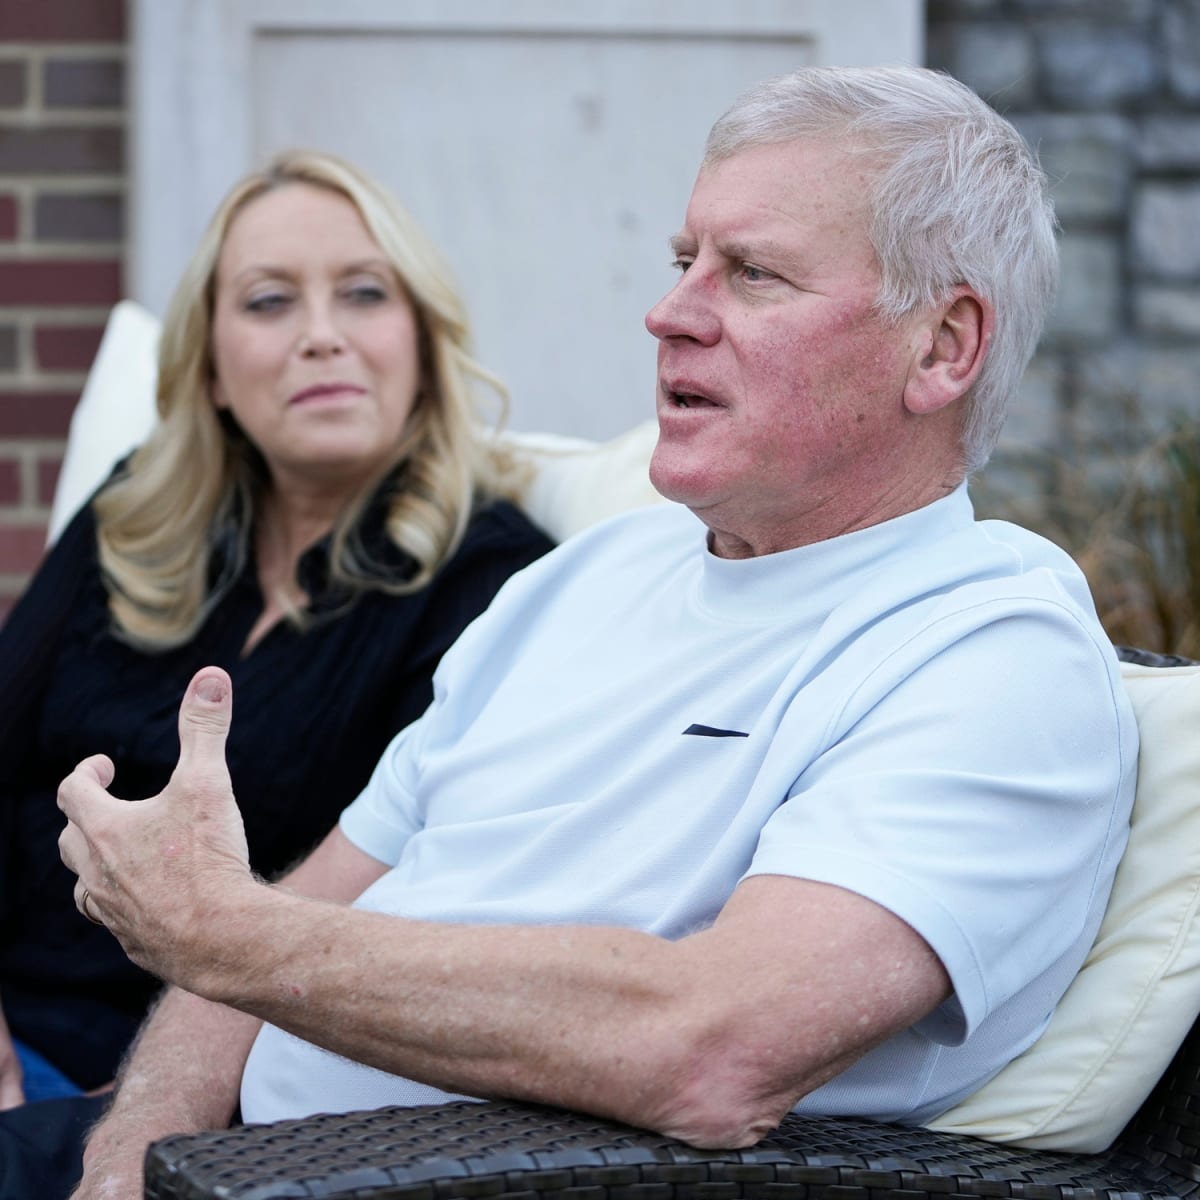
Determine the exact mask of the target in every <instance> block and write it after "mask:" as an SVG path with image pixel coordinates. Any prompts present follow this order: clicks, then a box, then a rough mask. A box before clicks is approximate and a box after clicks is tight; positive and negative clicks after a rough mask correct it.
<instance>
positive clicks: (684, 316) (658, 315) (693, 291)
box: [646, 264, 721, 346]
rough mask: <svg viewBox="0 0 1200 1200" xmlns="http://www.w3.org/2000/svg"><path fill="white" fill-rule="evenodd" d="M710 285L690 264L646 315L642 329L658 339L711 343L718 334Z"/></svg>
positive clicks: (719, 330)
mask: <svg viewBox="0 0 1200 1200" xmlns="http://www.w3.org/2000/svg"><path fill="white" fill-rule="evenodd" d="M712 288H713V282H712V281H711V280H705V279H703V278H702V276H701V275H700V272H699V270H698V269H697V267H696V266H695V265H694V264H693V265H692V266H691V267H689V268H688V269H687V270H686V271H685V272H684V273H683V274H682V275H681V276H680V277H679V279H678V280H677V281H676V283H675V286H674V287H673V288H672V289H671V290H670V291H669V292H668V293H667V294H666V295H665V296H664V297H663V298H662V299H661V300H660V301H659V302H658V303H657V304H656V305H655V306H654V307H653V308H652V309H651V310H650V311H649V312H648V313H647V314H646V328H647V329H648V330H649V331H650V332H651V333H652V334H653V335H654V336H655V337H656V338H658V339H659V341H665V340H666V339H667V338H691V339H692V340H693V341H697V342H700V343H701V345H705V346H711V345H712V344H713V343H714V342H716V341H717V340H718V339H719V338H720V336H721V324H720V321H719V319H718V317H717V312H716V306H715V304H714V297H713V295H712Z"/></svg>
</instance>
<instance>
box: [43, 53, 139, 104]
mask: <svg viewBox="0 0 1200 1200" xmlns="http://www.w3.org/2000/svg"><path fill="white" fill-rule="evenodd" d="M42 79H43V87H42V96H43V101H44V103H45V105H46V107H47V108H48V109H55V108H91V109H96V108H118V109H119V108H122V107H124V104H125V66H124V64H123V63H121V62H119V61H117V60H115V59H107V58H59V59H51V60H50V61H49V62H47V63H46V65H45V67H44V69H43V71H42Z"/></svg>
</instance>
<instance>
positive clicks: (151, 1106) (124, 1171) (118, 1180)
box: [77, 989, 261, 1200]
mask: <svg viewBox="0 0 1200 1200" xmlns="http://www.w3.org/2000/svg"><path fill="white" fill-rule="evenodd" d="M260 1025H261V1022H260V1021H259V1020H258V1019H257V1018H255V1017H251V1016H248V1015H247V1014H245V1013H241V1012H237V1011H236V1010H234V1009H230V1008H225V1007H224V1006H222V1005H219V1004H214V1003H212V1002H211V1001H209V1000H204V999H201V998H200V997H199V996H193V995H190V994H189V993H187V992H181V991H178V990H176V989H170V990H169V991H168V992H167V993H166V994H165V995H164V997H163V999H162V1000H161V1001H160V1003H159V1004H158V1006H157V1008H156V1009H155V1010H154V1013H153V1014H152V1015H151V1017H150V1018H149V1020H148V1021H147V1022H146V1024H145V1025H144V1026H143V1028H142V1031H141V1033H140V1035H139V1036H138V1040H137V1042H136V1043H135V1044H134V1047H133V1049H132V1051H131V1052H130V1054H129V1055H128V1057H127V1058H126V1061H125V1064H124V1066H123V1067H122V1069H121V1073H120V1076H119V1078H118V1083H117V1090H116V1093H115V1095H114V1097H113V1101H112V1104H111V1105H110V1106H109V1110H108V1112H107V1114H106V1115H105V1117H104V1119H103V1120H102V1121H101V1122H100V1123H99V1124H98V1125H97V1126H96V1128H95V1129H94V1130H93V1131H92V1133H91V1135H90V1137H89V1138H88V1145H87V1149H86V1151H85V1153H84V1178H83V1183H82V1184H81V1185H80V1190H79V1192H78V1193H77V1195H78V1196H79V1197H81V1198H82V1197H92V1196H95V1197H109V1196H112V1197H121V1198H122V1200H124V1198H125V1197H135V1196H140V1195H141V1185H140V1179H141V1171H142V1159H143V1156H144V1155H145V1151H146V1147H147V1146H148V1145H149V1144H150V1142H152V1141H154V1140H155V1139H156V1138H159V1137H165V1136H166V1135H167V1134H171V1133H186V1132H193V1131H196V1130H200V1129H219V1128H222V1127H224V1126H225V1125H228V1123H229V1120H230V1118H231V1117H232V1116H233V1113H234V1111H235V1109H236V1107H237V1101H238V1090H239V1086H240V1083H241V1076H242V1066H243V1064H244V1063H245V1061H246V1056H247V1055H248V1054H249V1053H250V1046H251V1044H252V1043H253V1041H254V1037H255V1034H256V1033H257V1032H258V1029H259V1026H260Z"/></svg>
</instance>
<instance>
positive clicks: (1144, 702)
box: [51, 301, 1200, 1151]
mask: <svg viewBox="0 0 1200 1200" xmlns="http://www.w3.org/2000/svg"><path fill="white" fill-rule="evenodd" d="M157 338H158V325H157V322H156V321H155V319H154V318H153V317H152V316H151V315H150V314H148V313H146V312H145V311H144V310H143V309H140V308H139V307H138V306H137V305H135V304H133V303H131V302H128V301H125V302H123V303H121V304H119V305H117V307H116V308H115V309H114V310H113V313H112V315H111V317H110V320H109V323H108V326H107V328H106V330H105V334H104V338H103V340H102V342H101V345H100V350H99V352H98V354H97V357H96V362H95V364H94V366H93V369H92V371H91V373H90V375H89V377H88V381H87V386H86V387H85V389H84V392H83V396H82V398H81V400H80V404H79V406H78V409H77V411H76V413H75V416H74V418H73V420H72V424H71V433H70V440H69V443H68V449H67V454H66V458H65V460H64V465H63V471H62V474H61V476H60V479H59V485H58V491H57V493H56V496H55V502H54V508H53V520H52V525H51V536H52V537H53V536H56V535H57V533H58V532H59V530H60V529H61V528H62V526H63V524H65V522H66V521H67V520H68V519H69V518H70V516H71V514H72V513H74V511H75V510H76V508H78V506H79V505H80V504H81V503H83V501H84V500H85V499H86V498H87V496H88V495H90V494H91V492H92V491H93V490H94V489H95V488H96V487H97V486H98V485H99V483H100V482H101V481H102V480H103V478H104V476H105V475H106V474H107V472H108V470H109V469H110V468H111V466H112V464H113V462H114V461H115V460H116V459H117V458H118V457H119V456H120V455H121V454H123V453H125V452H126V451H127V450H129V449H130V448H131V447H133V446H134V445H136V444H137V443H138V442H139V441H141V440H142V439H143V438H144V437H145V435H146V434H147V433H148V432H149V430H150V429H151V427H152V426H153V423H154V420H155V414H154V403H153V394H154V376H155V352H156V343H157ZM507 436H508V444H509V446H510V448H511V449H512V451H513V454H514V457H515V459H516V460H517V469H518V471H519V472H520V471H521V470H522V467H523V466H524V467H526V468H529V469H526V470H524V471H523V475H522V478H523V484H524V494H523V496H522V503H523V505H524V507H525V508H526V509H527V511H529V513H530V515H531V516H532V517H533V519H534V520H535V521H537V522H538V523H539V524H540V525H541V526H542V527H543V528H544V529H545V530H546V531H547V532H548V533H550V535H551V536H552V537H554V538H555V539H556V540H559V541H561V540H563V539H564V538H566V537H569V536H570V535H571V534H573V533H575V532H577V531H578V530H579V529H582V528H585V527H586V526H587V525H590V524H592V523H593V522H594V521H597V520H600V519H601V518H603V517H606V516H609V515H612V514H614V513H617V512H620V511H623V510H624V509H627V508H632V507H636V506H639V505H642V504H649V503H654V502H655V501H657V500H658V495H657V493H656V492H655V491H654V490H653V489H652V488H651V487H650V484H649V480H648V478H647V474H646V469H647V463H648V461H649V457H650V452H651V450H652V449H653V447H654V441H655V437H656V430H655V426H654V422H652V421H649V422H646V423H645V424H643V425H639V426H637V427H636V428H635V429H632V430H630V431H629V432H628V433H626V434H624V435H622V436H621V437H618V438H614V439H613V440H612V441H610V442H605V443H593V442H588V441H584V440H582V439H577V438H565V437H559V436H555V435H550V434H512V435H507ZM1122 676H1123V678H1124V681H1125V686H1126V687H1127V689H1128V691H1129V695H1130V697H1131V698H1132V701H1133V705H1134V710H1135V712H1136V713H1137V719H1138V726H1139V729H1140V731H1141V755H1140V759H1139V774H1138V789H1137V799H1136V802H1135V805H1134V812H1133V825H1132V831H1131V835H1130V841H1129V848H1128V850H1127V851H1126V853H1125V856H1124V858H1123V860H1122V862H1121V865H1120V869H1119V870H1118V872H1117V877H1116V882H1115V885H1114V888H1113V894H1112V898H1111V901H1110V903H1109V906H1108V911H1107V913H1106V915H1105V918H1104V922H1103V924H1102V925H1101V928H1100V933H1099V936H1098V938H1097V941H1096V945H1095V947H1094V948H1093V950H1092V952H1091V954H1090V955H1089V957H1088V959H1087V962H1086V964H1085V966H1084V967H1083V969H1082V970H1081V972H1080V973H1079V975H1078V977H1077V978H1076V979H1075V981H1074V982H1073V983H1072V985H1071V987H1070V988H1069V989H1068V991H1067V993H1066V995H1065V996H1064V998H1063V1000H1062V1001H1061V1003H1060V1004H1059V1006H1058V1008H1057V1009H1056V1011H1055V1013H1054V1016H1053V1018H1052V1020H1051V1022H1050V1025H1049V1027H1048V1028H1047V1030H1046V1032H1045V1033H1044V1034H1043V1035H1042V1037H1041V1038H1040V1039H1039V1040H1038V1042H1037V1043H1036V1044H1035V1045H1034V1046H1032V1047H1031V1048H1030V1049H1029V1050H1028V1051H1026V1053H1025V1054H1023V1055H1021V1056H1020V1057H1019V1058H1018V1059H1016V1060H1015V1061H1014V1062H1012V1063H1011V1064H1010V1065H1009V1066H1008V1067H1006V1068H1005V1069H1004V1070H1003V1071H1001V1072H1000V1073H999V1074H998V1075H997V1076H996V1077H995V1078H994V1079H993V1080H992V1081H991V1082H990V1083H988V1084H986V1085H985V1086H984V1087H983V1088H981V1089H980V1090H979V1091H978V1092H976V1093H975V1094H974V1095H973V1096H972V1097H970V1099H968V1100H966V1101H965V1102H964V1103H962V1104H960V1105H958V1106H956V1107H955V1108H953V1109H951V1110H950V1111H949V1112H947V1113H944V1114H943V1115H942V1116H941V1117H940V1118H939V1119H938V1120H937V1121H935V1122H932V1123H931V1127H932V1128H935V1129H946V1130H954V1131H957V1132H962V1133H970V1134H975V1135H977V1136H980V1137H985V1138H988V1139H990V1140H993V1141H1000V1142H1014V1143H1017V1144H1020V1145H1025V1146H1033V1147H1043V1148H1051V1149H1064V1150H1078V1151H1095V1150H1100V1149H1102V1148H1104V1147H1105V1146H1107V1145H1108V1144H1109V1143H1110V1142H1111V1141H1112V1139H1113V1138H1114V1137H1115V1136H1116V1134H1117V1133H1118V1132H1120V1130H1121V1128H1122V1126H1124V1124H1125V1123H1126V1121H1127V1120H1128V1119H1129V1117H1130V1116H1131V1115H1132V1114H1133V1113H1134V1111H1136V1109H1137V1107H1138V1105H1139V1104H1140V1103H1141V1102H1142V1100H1143V1099H1144V1098H1145V1096H1146V1094H1147V1093H1148V1092H1149V1091H1150V1089H1151V1088H1152V1087H1153V1085H1154V1083H1155V1082H1156V1081H1157V1080H1158V1077H1159V1076H1160V1075H1161V1074H1162V1071H1163V1070H1164V1068H1165V1067H1166V1065H1167V1063H1168V1062H1169V1061H1170V1059H1171V1057H1172V1055H1173V1054H1174V1052H1175V1049H1176V1048H1177V1046H1178V1045H1179V1043H1180V1042H1181V1041H1182V1040H1183V1037H1184V1036H1185V1035H1186V1033H1187V1031H1188V1029H1189V1028H1190V1026H1191V1023H1192V1020H1193V1019H1194V1017H1195V1016H1196V1013H1197V1012H1198V1011H1200V923H1198V922H1197V920H1196V910H1197V903H1198V898H1200V736H1197V735H1198V732H1200V666H1193V667H1173V668H1154V667H1142V666H1133V665H1129V664H1125V665H1124V666H1123V667H1122ZM1047 920H1053V914H1047Z"/></svg>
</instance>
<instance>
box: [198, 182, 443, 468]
mask: <svg viewBox="0 0 1200 1200" xmlns="http://www.w3.org/2000/svg"><path fill="white" fill-rule="evenodd" d="M212 340H213V345H212V354H213V361H214V365H215V371H216V379H215V382H214V384H213V402H214V403H215V404H216V405H217V407H218V408H227V409H229V411H230V412H232V413H233V415H234V416H235V417H236V418H237V422H238V424H239V425H240V426H241V427H242V429H243V430H244V431H245V432H246V434H247V435H248V436H249V437H250V438H251V440H252V441H253V442H254V444H255V445H256V446H257V447H258V449H259V450H260V451H261V452H262V454H263V457H264V458H265V459H266V462H267V466H268V467H269V469H270V472H271V478H272V480H273V482H274V483H275V485H276V486H277V487H281V488H299V489H301V490H313V489H317V490H328V489H329V488H334V489H344V490H347V491H350V490H353V489H354V488H356V487H357V486H358V485H360V484H361V483H362V482H364V481H365V480H366V479H367V478H368V477H369V476H370V475H371V474H372V473H373V472H376V471H379V470H381V469H383V468H384V467H386V466H387V465H390V463H391V462H392V461H393V459H394V456H395V450H396V446H397V443H398V442H399V440H400V437H401V434H402V432H403V430H404V426H405V423H406V422H407V421H408V417H409V414H410V413H411V412H412V408H413V404H414V402H415V400H416V395H417V389H418V387H419V384H420V364H419V361H418V358H419V355H418V349H417V340H418V338H417V317H416V313H415V312H414V311H413V306H412V304H411V303H410V301H409V299H408V295H407V293H406V292H405V290H404V288H403V287H401V285H400V281H399V280H398V279H397V277H396V274H395V272H394V270H393V269H392V266H391V264H390V263H389V262H388V260H387V258H386V257H385V256H384V254H383V252H382V251H381V250H380V248H379V246H378V245H377V244H376V243H375V241H374V239H373V238H372V237H371V235H370V233H369V232H368V231H367V227H366V226H365V225H364V224H363V221H362V218H361V217H360V216H359V214H358V210H357V209H356V208H355V207H354V205H353V204H352V203H351V202H350V201H349V200H347V199H346V198H345V197H344V196H342V195H340V194H338V193H336V192H331V191H327V190H325V189H324V188H319V187H313V186H311V185H309V184H302V183H295V184H288V185H286V186H284V187H282V188H278V189H277V190H275V191H271V192H266V193H264V194H263V195H261V196H259V197H257V198H256V199H254V200H252V201H250V203H249V204H247V205H246V207H245V208H243V209H242V210H241V211H240V212H239V213H238V214H237V216H236V217H235V218H234V219H233V221H232V223H231V224H230V226H229V229H228V231H227V233H226V236H225V243H224V245H223V246H222V247H221V252H220V255H219V257H218V259H217V272H216V289H215V300H214V307H213V334H212Z"/></svg>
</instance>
